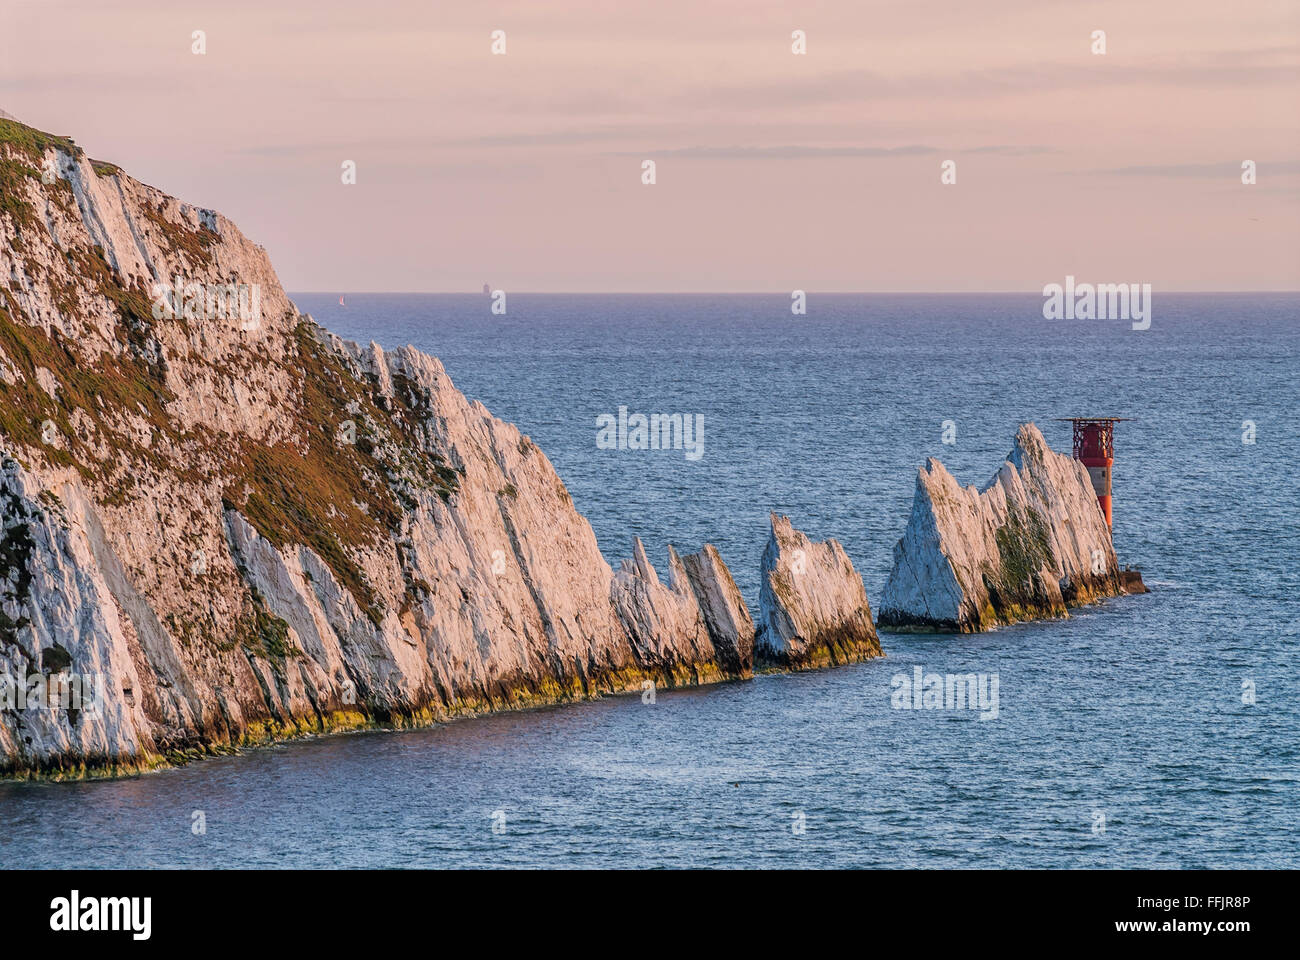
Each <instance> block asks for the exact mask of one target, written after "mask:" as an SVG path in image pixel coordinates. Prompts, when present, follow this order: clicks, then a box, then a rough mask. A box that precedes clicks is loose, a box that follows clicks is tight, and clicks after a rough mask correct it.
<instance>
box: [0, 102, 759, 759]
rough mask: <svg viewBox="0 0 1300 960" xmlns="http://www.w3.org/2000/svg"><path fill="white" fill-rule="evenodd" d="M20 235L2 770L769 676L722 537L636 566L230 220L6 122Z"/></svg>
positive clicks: (7, 453) (12, 220)
mask: <svg viewBox="0 0 1300 960" xmlns="http://www.w3.org/2000/svg"><path fill="white" fill-rule="evenodd" d="M0 240H3V244H2V245H0V530H2V531H3V534H2V537H3V539H2V540H0V775H19V776H29V775H45V776H53V777H59V776H77V775H85V774H97V773H103V772H119V771H125V770H139V769H147V768H150V767H153V766H157V765H159V764H162V763H165V762H167V761H168V760H173V761H181V760H184V759H186V758H188V757H192V756H196V755H198V754H199V753H202V752H212V751H218V750H224V749H228V748H231V747H234V746H238V745H240V744H246V743H253V742H260V741H265V740H269V739H274V738H279V737H285V736H292V735H295V734H299V733H310V732H316V731H325V730H334V729H343V728H349V727H357V726H362V725H366V724H373V723H388V724H395V725H402V724H411V723H423V722H428V721H431V720H435V719H438V718H440V717H446V716H452V715H457V714H471V713H475V712H478V711H485V710H494V709H500V708H508V707H514V706H521V705H527V704H534V703H548V702H556V701H561V700H566V699H575V698H582V697H591V696H598V695H601V694H603V693H608V692H617V691H625V690H635V689H638V688H640V686H641V684H642V683H643V682H644V681H645V680H652V681H654V682H656V683H658V684H662V685H669V686H672V685H677V684H681V683H697V682H706V681H710V680H716V679H722V678H726V677H738V676H747V675H748V674H749V672H750V669H751V664H752V643H753V628H752V624H751V623H750V620H749V614H748V611H747V610H746V609H745V605H744V603H743V601H742V600H741V599H740V595H739V592H738V591H737V590H736V587H735V583H734V582H733V581H732V578H731V574H730V573H729V572H728V571H727V568H726V566H725V564H723V562H722V559H721V558H720V557H719V556H718V554H717V551H716V550H714V549H713V548H712V547H705V549H704V550H703V552H701V553H700V554H697V555H694V556H687V557H685V558H678V557H677V555H676V553H675V552H673V553H670V557H669V567H668V582H667V584H666V585H665V584H662V583H660V581H659V579H658V576H657V575H656V574H655V572H654V570H653V568H652V567H651V566H650V564H649V562H648V560H647V559H646V557H645V551H644V549H642V548H641V546H640V545H639V544H638V545H637V549H636V556H635V558H634V560H633V561H632V562H630V563H628V564H625V565H624V566H623V568H622V569H621V570H620V571H619V572H618V574H617V575H615V574H614V572H613V571H612V570H611V569H610V567H609V565H608V564H607V563H606V562H605V560H604V559H603V557H602V556H601V553H600V551H599V550H598V549H597V544H596V539H595V536H594V534H593V533H592V529H591V526H590V524H589V523H588V522H587V520H586V519H585V518H584V517H582V516H581V515H580V514H579V513H578V512H577V511H576V510H575V509H574V507H573V505H572V503H571V501H570V498H569V494H568V491H567V490H566V489H565V487H564V484H563V483H562V482H561V481H560V479H559V477H558V476H557V475H556V473H555V471H554V469H553V468H552V466H551V463H550V461H549V460H548V459H547V458H546V456H545V455H544V454H543V453H542V451H541V450H539V449H538V448H537V446H536V445H534V444H533V443H532V441H531V440H529V438H528V437H526V436H523V435H522V434H521V433H520V432H519V430H518V429H516V428H515V427H514V426H512V425H510V424H508V423H504V422H502V421H501V420H498V419H496V418H495V417H493V416H492V415H491V414H490V413H489V412H488V411H487V410H486V409H485V408H484V407H483V406H482V405H481V404H479V403H474V402H470V401H469V400H467V399H466V398H465V397H464V396H463V395H462V394H461V393H460V392H459V391H458V390H457V389H456V388H455V387H454V386H453V384H452V382H451V380H450V379H449V378H448V376H447V374H446V372H445V371H444V369H443V367H442V365H441V364H440V363H439V362H438V361H437V360H435V359H433V358H432V357H428V356H426V355H424V354H422V353H420V352H419V351H418V350H415V349H413V348H410V347H406V348H402V349H398V350H393V351H386V350H384V349H382V348H380V347H379V346H378V345H376V344H373V343H372V344H370V345H368V346H360V345H357V344H354V343H349V342H345V341H342V340H340V339H339V338H337V337H335V336H333V335H331V334H329V333H327V332H326V331H324V330H322V329H321V328H320V327H319V326H317V325H316V324H315V323H313V322H312V320H311V318H310V317H308V316H305V315H303V314H300V313H299V312H298V311H297V309H296V308H295V307H294V305H293V304H292V303H291V302H290V301H289V300H288V298H287V297H286V296H285V294H284V292H283V290H282V289H281V288H280V284H279V282H278V280H277V279H276V276H275V272H274V270H273V269H272V267H271V264H270V262H269V260H268V259H267V256H266V253H265V251H264V250H263V249H262V248H260V247H258V246H256V245H254V244H252V243H251V242H249V241H248V240H247V239H246V238H245V237H244V236H243V235H242V234H241V233H240V232H239V230H238V229H237V228H236V227H235V226H234V224H232V223H231V222H230V221H228V220H227V219H225V218H224V217H222V216H221V215H220V214H217V213H215V212H213V211H210V210H203V209H199V208H196V207H193V206H190V205H188V204H185V203H182V202H180V201H178V200H175V199H173V198H172V197H169V196H167V195H165V194H163V193H162V192H160V191H158V190H156V189H154V188H152V187H149V186H146V185H145V184H142V183H139V182H137V181H136V180H133V179H132V178H130V177H129V176H127V175H126V174H124V173H123V172H122V171H121V170H119V169H118V168H117V167H115V166H113V165H112V164H105V163H100V162H97V161H92V160H90V159H89V158H87V157H86V155H85V154H84V152H83V151H82V150H81V149H80V148H79V147H77V146H76V144H75V143H73V142H72V141H71V140H69V139H67V138H63V137H54V136H50V135H48V134H44V133H41V132H40V131H37V130H34V129H32V128H30V127H26V126H23V125H22V124H18V123H16V122H13V121H10V120H0ZM168 288H171V289H170V290H169V289H168ZM83 679H84V680H85V681H86V682H87V683H89V684H90V685H91V688H92V689H99V690H100V691H101V695H100V696H99V697H98V698H97V702H94V701H95V700H96V698H91V700H92V703H91V704H90V705H89V706H86V708H85V709H55V708H54V707H50V708H49V709H46V708H44V707H42V706H41V705H40V704H39V703H37V704H35V705H33V703H26V704H25V705H20V704H18V703H17V702H16V699H15V696H14V694H15V687H21V688H23V691H24V692H25V691H26V687H27V686H28V685H29V683H30V684H34V686H33V689H34V690H35V688H36V687H41V688H42V689H47V688H48V687H50V686H57V685H58V684H60V683H62V682H64V681H70V682H80V681H82V680H83ZM6 682H8V685H9V686H8V689H7V690H6V689H5V684H6ZM43 685H44V686H43Z"/></svg>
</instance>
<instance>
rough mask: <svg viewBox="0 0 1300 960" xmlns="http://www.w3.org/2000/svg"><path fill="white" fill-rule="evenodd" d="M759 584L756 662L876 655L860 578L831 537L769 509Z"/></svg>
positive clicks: (806, 663)
mask: <svg viewBox="0 0 1300 960" xmlns="http://www.w3.org/2000/svg"><path fill="white" fill-rule="evenodd" d="M771 521H772V532H771V536H770V537H769V538H768V542H767V548H766V549H765V550H764V551H763V564H762V576H761V581H760V586H759V608H760V610H759V630H758V636H757V637H756V638H755V641H754V656H755V658H756V659H757V660H758V661H759V662H760V663H771V664H774V665H776V666H781V667H787V668H789V667H794V668H800V667H810V666H825V665H828V664H841V663H854V662H857V661H860V660H869V659H871V658H872V657H879V656H882V653H881V650H880V640H879V638H878V637H877V636H876V628H875V625H874V624H873V623H872V620H871V606H870V604H869V603H868V602H867V591H866V588H865V587H864V586H863V585H862V577H860V576H858V574H857V572H856V571H855V570H854V569H853V563H852V561H850V560H849V557H848V554H846V553H845V552H844V548H843V547H842V546H840V544H839V542H838V541H836V540H826V541H823V542H821V543H814V542H813V541H811V540H809V539H808V537H806V536H805V535H804V534H803V533H801V532H800V531H798V530H796V529H795V528H794V525H793V524H792V523H791V522H790V518H789V517H778V516H777V515H776V514H775V513H774V514H772V515H771Z"/></svg>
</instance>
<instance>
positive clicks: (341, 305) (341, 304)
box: [339, 297, 347, 307]
mask: <svg viewBox="0 0 1300 960" xmlns="http://www.w3.org/2000/svg"><path fill="white" fill-rule="evenodd" d="M339 306H340V307H346V306H347V304H346V303H344V302H343V298H342V297H339Z"/></svg>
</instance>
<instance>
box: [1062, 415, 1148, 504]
mask: <svg viewBox="0 0 1300 960" xmlns="http://www.w3.org/2000/svg"><path fill="white" fill-rule="evenodd" d="M1057 419H1058V420H1068V421H1069V422H1070V423H1072V424H1074V459H1076V460H1078V461H1079V462H1080V463H1082V464H1083V465H1084V466H1085V467H1087V468H1088V476H1089V477H1091V478H1092V489H1093V490H1094V491H1095V492H1096V494H1097V505H1098V506H1099V507H1101V512H1102V515H1103V516H1105V518H1106V526H1107V527H1110V526H1111V519H1110V468H1111V467H1112V466H1114V464H1115V424H1117V423H1120V422H1122V421H1124V420H1129V419H1131V418H1130V417H1058V418H1057Z"/></svg>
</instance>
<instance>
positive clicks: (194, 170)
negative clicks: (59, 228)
mask: <svg viewBox="0 0 1300 960" xmlns="http://www.w3.org/2000/svg"><path fill="white" fill-rule="evenodd" d="M196 30H201V31H203V33H204V43H205V52H204V53H202V54H196V53H194V52H193V48H194V44H195V41H194V39H193V34H194V31H196ZM497 30H500V31H504V33H505V51H506V52H505V53H504V54H494V53H493V52H492V44H493V41H492V34H493V31H497ZM796 30H801V31H803V33H804V36H805V37H806V50H807V52H806V53H805V54H802V55H799V54H795V53H793V52H792V42H793V41H792V33H793V31H796ZM1097 30H1102V31H1104V33H1105V53H1104V54H1099V53H1094V52H1093V48H1094V45H1095V40H1094V37H1093V33H1094V31H1097ZM0 109H3V110H5V111H7V112H9V113H11V114H13V115H15V116H17V117H18V118H20V119H21V120H23V121H24V122H26V123H29V124H31V125H33V126H36V127H39V128H41V129H43V130H47V131H49V132H51V133H59V134H68V135H71V136H72V137H74V138H75V139H76V140H77V142H78V143H79V144H81V145H82V146H83V147H84V148H86V150H87V151H88V152H89V153H90V154H91V156H93V157H95V158H96V159H101V160H108V161H112V162H115V163H117V164H119V165H121V166H122V167H123V168H124V169H125V170H126V171H127V172H128V173H130V174H131V175H132V176H134V177H136V178H137V179H140V180H143V181H145V182H147V183H150V184H152V185H154V186H156V187H159V188H160V189H162V190H165V191H166V192H168V193H171V194H173V195H175V196H178V197H180V198H182V199H184V200H186V201H189V202H192V203H195V204H198V205H200V206H204V207H212V208H215V209H217V210H220V211H221V212H222V213H223V214H225V215H226V216H227V217H229V218H230V219H231V220H233V221H234V222H235V223H237V224H238V225H239V227H240V229H241V230H243V232H244V233H245V234H246V235H248V236H249V237H250V238H252V239H253V240H254V241H256V242H258V243H261V244H262V245H264V246H265V247H266V248H267V250H268V252H269V253H270V255H271V258H272V262H273V263H274V264H275V266H276V269H277V271H278V272H279V274H280V279H281V282H282V283H283V285H284V286H285V288H286V289H289V290H292V291H313V290H314V291H331V292H332V291H336V290H337V291H339V292H341V293H343V292H361V291H464V292H470V291H477V290H479V289H480V288H481V286H482V284H484V283H489V284H491V285H492V286H493V287H494V288H500V289H504V290H507V291H550V292H578V291H591V292H606V291H627V292H651V291H663V292H697V291H717V292H724V291H790V290H795V289H802V290H807V291H810V292H811V291H819V292H833V291H936V292H944V291H1010V290H1024V291H1041V289H1042V287H1043V286H1044V285H1045V284H1048V283H1061V282H1063V281H1064V278H1065V277H1066V275H1073V276H1075V277H1076V278H1078V280H1079V281H1080V282H1085V281H1091V282H1100V283H1120V282H1130V283H1150V284H1152V286H1153V289H1154V290H1155V291H1157V292H1160V291H1178V290H1296V289H1300V0H1287V2H1277V0H1239V2H1234V3H1224V2H1223V0H1150V2H1137V0H1117V2H1111V0H980V2H978V3H976V2H970V0H945V2H940V0H873V2H864V0H842V2H803V3H799V2H769V0H726V2H720V0H689V2H680V0H647V2H642V0H617V2H614V0H607V2H583V0H547V2H544V3H543V2H537V0H525V2H499V0H474V2H470V0H455V2H429V0H419V2H398V0H364V2H362V0H279V2H271V0H208V2H188V0H112V2H111V3H109V2H103V0H76V2H73V0H68V2H64V0H0ZM645 160H653V161H654V163H655V183H654V184H652V185H648V184H645V183H643V182H642V180H643V161H645ZM1247 160H1250V161H1253V162H1254V163H1255V165H1256V171H1257V173H1256V177H1257V182H1256V183H1254V184H1250V185H1247V184H1243V183H1242V163H1243V162H1244V161H1247ZM345 161H352V162H354V163H355V165H356V182H355V183H353V184H345V183H343V182H342V179H343V177H342V169H343V164H344V162H345ZM946 161H952V162H953V164H954V165H955V171H956V182H955V183H943V182H942V179H941V175H942V174H943V170H944V167H943V165H944V164H945V162H946Z"/></svg>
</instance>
